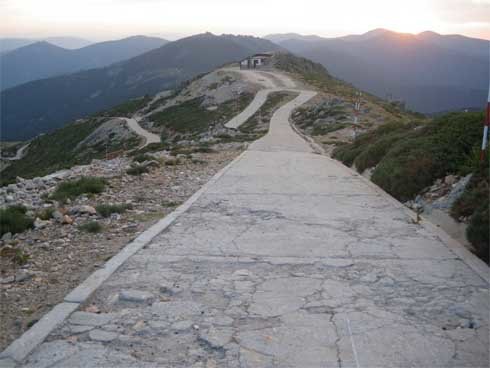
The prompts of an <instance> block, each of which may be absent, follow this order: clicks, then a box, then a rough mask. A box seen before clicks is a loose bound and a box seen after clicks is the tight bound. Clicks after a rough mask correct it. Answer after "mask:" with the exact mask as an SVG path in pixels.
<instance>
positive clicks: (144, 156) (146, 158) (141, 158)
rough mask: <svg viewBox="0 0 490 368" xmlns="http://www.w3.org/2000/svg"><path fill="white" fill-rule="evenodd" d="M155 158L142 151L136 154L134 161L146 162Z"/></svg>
mask: <svg viewBox="0 0 490 368" xmlns="http://www.w3.org/2000/svg"><path fill="white" fill-rule="evenodd" d="M151 160H154V158H153V157H152V156H150V155H147V154H146V153H140V154H138V155H136V156H134V158H133V161H136V162H145V161H151Z"/></svg>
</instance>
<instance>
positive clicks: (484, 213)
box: [466, 197, 490, 263]
mask: <svg viewBox="0 0 490 368" xmlns="http://www.w3.org/2000/svg"><path fill="white" fill-rule="evenodd" d="M489 216H490V213H489V211H488V197H487V199H486V203H485V204H483V205H482V206H480V207H479V208H478V209H477V210H476V211H475V213H474V214H473V215H472V216H471V219H470V223H469V225H468V228H467V229H466V236H467V238H468V240H469V242H470V243H471V244H472V245H473V247H474V248H475V253H476V254H477V255H478V257H480V258H481V259H483V260H484V261H485V262H487V263H489V252H490V248H489V243H490V239H489V233H490V226H489Z"/></svg>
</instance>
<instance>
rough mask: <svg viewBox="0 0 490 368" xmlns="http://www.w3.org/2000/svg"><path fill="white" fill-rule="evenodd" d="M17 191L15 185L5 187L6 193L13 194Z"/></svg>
mask: <svg viewBox="0 0 490 368" xmlns="http://www.w3.org/2000/svg"><path fill="white" fill-rule="evenodd" d="M17 190H18V188H17V185H15V184H9V185H8V186H7V193H15V192H16V191H17Z"/></svg>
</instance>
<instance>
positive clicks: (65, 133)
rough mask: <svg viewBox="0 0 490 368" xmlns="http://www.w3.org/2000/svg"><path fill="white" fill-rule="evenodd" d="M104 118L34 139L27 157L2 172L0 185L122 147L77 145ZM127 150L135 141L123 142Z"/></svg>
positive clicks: (113, 145)
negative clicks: (80, 146) (78, 146)
mask: <svg viewBox="0 0 490 368" xmlns="http://www.w3.org/2000/svg"><path fill="white" fill-rule="evenodd" d="M105 121H107V119H101V118H92V119H89V120H87V121H83V122H76V123H73V124H69V125H67V126H65V127H63V128H61V129H58V130H56V131H54V132H53V133H50V134H45V135H41V136H38V137H37V138H35V139H34V140H33V141H32V142H31V144H30V145H29V149H28V150H27V154H26V155H25V156H24V157H23V158H22V159H20V160H18V161H15V162H14V163H13V164H12V165H11V166H9V167H7V168H6V169H5V170H4V171H2V179H1V184H2V185H5V184H8V183H12V182H14V181H15V178H16V177H17V176H20V177H23V178H34V177H37V176H44V175H47V174H50V173H52V172H54V171H57V170H61V169H67V168H70V167H72V166H74V165H81V164H87V163H89V162H90V161H91V160H92V159H94V158H103V157H104V155H105V153H106V151H108V152H113V151H116V150H119V149H121V148H122V146H121V145H120V144H118V143H116V142H110V143H109V144H108V145H107V146H106V145H99V146H95V147H91V148H90V149H88V148H86V147H82V148H81V149H75V147H77V145H78V144H79V143H80V142H81V141H83V140H84V139H85V138H86V137H87V136H88V135H90V134H91V133H92V132H93V131H94V130H95V129H97V128H98V127H99V126H100V125H101V124H103V123H104V122H105ZM126 143H127V145H126V146H127V147H133V146H135V145H136V144H137V143H138V142H132V141H129V142H126Z"/></svg>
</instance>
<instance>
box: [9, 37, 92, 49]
mask: <svg viewBox="0 0 490 368" xmlns="http://www.w3.org/2000/svg"><path fill="white" fill-rule="evenodd" d="M40 41H45V42H49V43H51V44H53V45H56V46H59V47H63V48H64V49H79V48H81V47H85V46H88V45H91V44H92V43H93V42H92V41H89V40H85V39H83V38H79V37H47V38H42V39H34V38H0V53H2V52H8V51H12V50H15V49H18V48H19V47H23V46H27V45H30V44H31V43H36V42H40Z"/></svg>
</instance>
